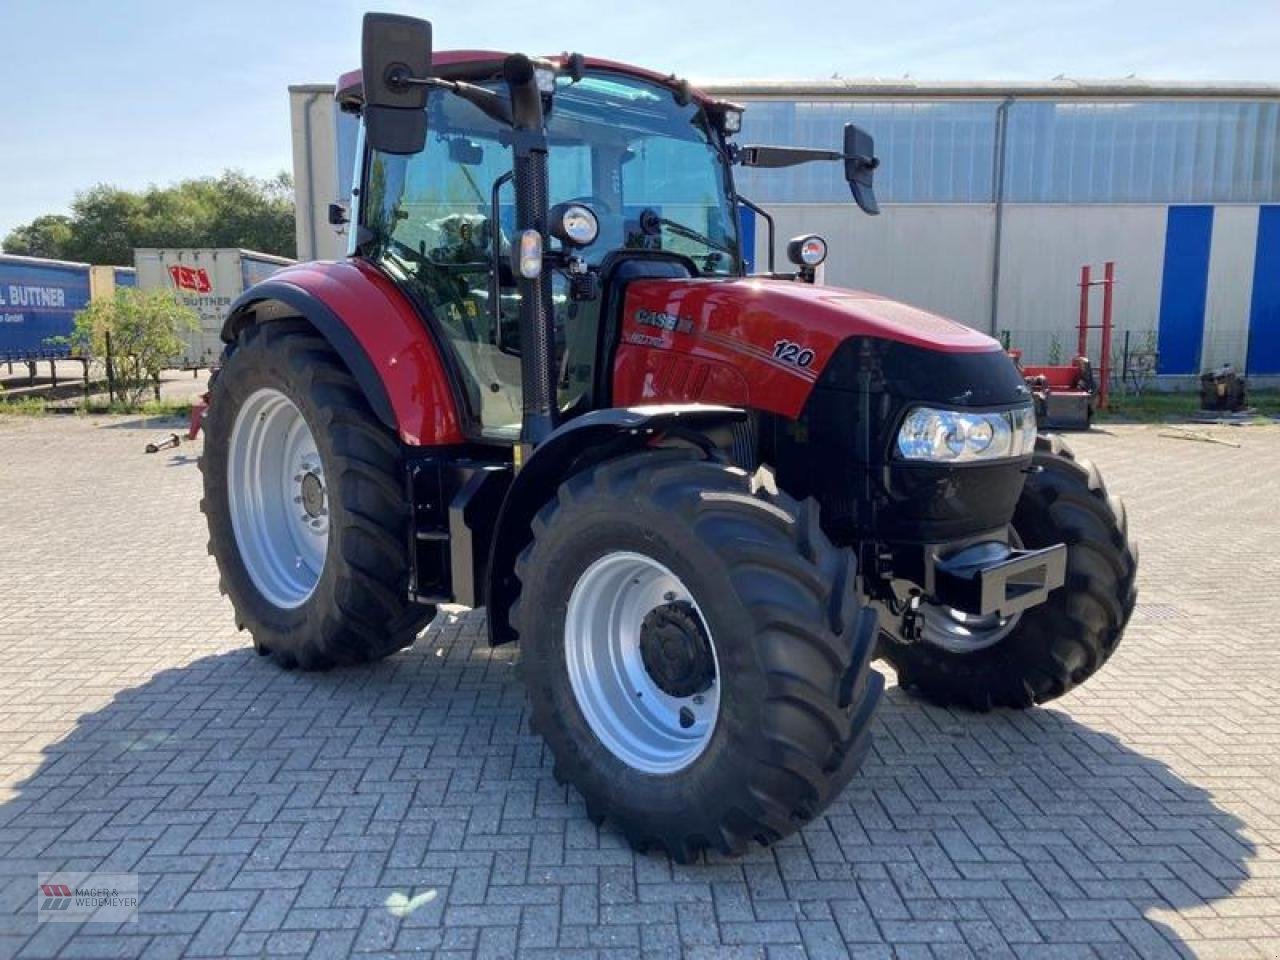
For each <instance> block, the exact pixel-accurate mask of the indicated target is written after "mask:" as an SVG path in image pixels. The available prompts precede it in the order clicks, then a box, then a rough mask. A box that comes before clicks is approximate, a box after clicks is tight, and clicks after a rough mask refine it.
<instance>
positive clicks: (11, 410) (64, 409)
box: [0, 397, 191, 417]
mask: <svg viewBox="0 0 1280 960" xmlns="http://www.w3.org/2000/svg"><path fill="white" fill-rule="evenodd" d="M54 412H59V413H76V414H79V415H82V416H85V415H98V414H135V415H136V414H142V415H143V416H147V417H187V416H190V415H191V401H190V400H147V401H144V402H143V403H123V402H121V401H119V400H117V401H116V402H115V403H107V402H105V401H99V400H81V401H79V402H78V403H75V404H71V405H68V404H66V403H58V402H56V401H49V400H46V399H45V398H44V397H15V398H13V399H9V400H6V399H4V398H3V397H0V414H11V415H13V416H18V417H39V416H43V415H45V414H47V413H54Z"/></svg>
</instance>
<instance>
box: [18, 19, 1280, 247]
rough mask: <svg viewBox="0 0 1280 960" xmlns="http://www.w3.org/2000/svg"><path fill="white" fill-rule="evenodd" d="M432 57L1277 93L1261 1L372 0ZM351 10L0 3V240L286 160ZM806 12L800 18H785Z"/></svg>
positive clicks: (698, 73)
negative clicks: (295, 90)
mask: <svg viewBox="0 0 1280 960" xmlns="http://www.w3.org/2000/svg"><path fill="white" fill-rule="evenodd" d="M372 8H373V9H382V10H398V11H402V12H406V13H413V14H416V15H418V16H424V17H426V18H428V19H430V20H432V21H433V23H434V25H435V44H436V47H437V48H438V49H446V48H449V47H488V48H495V49H504V50H520V51H522V52H526V53H551V52H558V51H560V50H566V49H567V50H577V51H581V52H583V53H587V54H593V55H597V56H606V57H611V58H613V59H617V60H627V61H632V62H636V63H640V64H643V65H645V66H650V67H653V68H655V69H661V70H664V71H666V70H672V71H675V72H676V73H678V74H680V75H682V76H688V77H690V78H692V79H698V78H703V79H705V78H712V77H714V78H727V77H736V78H740V77H789V78H815V77H830V76H831V75H832V74H835V73H838V74H840V75H841V76H845V77H871V76H880V77H900V76H903V75H906V74H909V75H911V76H912V77H915V78H917V79H927V80H937V79H944V80H986V79H1001V80H1046V79H1049V78H1051V77H1054V76H1057V75H1059V74H1067V75H1069V76H1075V77H1091V78H1094V77H1119V76H1126V75H1128V74H1137V75H1139V76H1142V77H1145V78H1149V79H1160V80H1219V81H1221V80H1240V81H1267V82H1280V53H1278V52H1277V40H1278V39H1280V3H1278V2H1277V0H1233V2H1230V3H1216V4H1206V3H1204V2H1203V0H1199V2H1190V0H1132V2H1111V0H1051V2H1037V0H1025V2H1016V0H1004V2H997V0H968V2H956V0H928V2H919V3H916V2H909V0H887V2H886V0H843V2H828V0H812V2H810V3H808V4H805V3H803V2H785V3H784V2H778V0H774V2H766V0H719V2H713V3H693V2H690V0H680V2H672V0H645V2H626V3H618V2H613V0H595V2H591V0H574V2H570V3H566V2H563V0H536V2H535V0H462V2H455V3H409V2H399V0H374V2H373V4H372ZM366 9H370V6H368V5H366V4H363V3H356V2H347V0H257V2H253V3H249V2H244V0H208V2H204V3H200V2H195V3H177V4H175V3H172V2H165V3H160V2H151V0H121V2H117V3H113V4H107V3H102V2H89V0H0V90H2V91H3V92H4V94H3V95H4V121H3V129H4V132H3V135H0V235H3V233H6V232H8V230H9V229H11V228H12V227H14V226H16V225H17V224H19V223H24V222H26V221H27V220H29V219H31V218H32V217H34V216H36V215H38V214H41V213H57V212H64V211H65V210H66V209H67V206H68V205H69V203H70V202H71V200H72V198H73V197H74V195H75V193H76V191H77V190H80V189H83V188H85V187H88V186H90V185H92V184H94V183H99V182H107V183H113V184H117V185H120V186H124V187H130V188H134V187H141V186H145V185H146V184H147V183H168V182H171V181H173V180H177V179H181V178H184V177H190V176H200V175H204V174H213V173H217V172H219V171H221V170H222V169H224V168H226V167H236V168H239V169H242V170H245V171H247V172H249V173H253V174H258V175H270V174H273V173H275V172H278V171H280V170H283V169H289V168H290V166H291V160H290V149H289V109H288V95H287V93H286V87H287V86H288V85H289V84H291V83H303V82H317V81H320V82H331V81H332V80H333V79H334V78H335V77H336V76H337V74H338V73H340V72H341V71H343V70H346V69H350V68H352V67H354V66H357V65H358V59H359V49H360V46H359V45H360V17H361V14H362V13H363V12H364V11H365V10H366ZM805 9H807V10H808V11H809V12H808V13H807V14H803V13H801V11H804V10H805Z"/></svg>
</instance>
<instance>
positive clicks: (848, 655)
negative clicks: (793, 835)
mask: <svg viewBox="0 0 1280 960" xmlns="http://www.w3.org/2000/svg"><path fill="white" fill-rule="evenodd" d="M533 533H534V538H533V542H532V543H531V544H530V545H529V547H528V548H527V549H526V550H525V551H524V552H523V553H522V554H521V556H520V558H519V561H518V563H517V566H516V572H517V575H518V577H519V579H520V584H521V594H520V597H519V599H518V600H517V602H516V604H515V606H514V607H513V609H512V622H513V624H514V626H515V627H516V630H517V631H518V633H519V639H520V661H519V669H520V672H521V674H522V675H523V677H524V679H525V681H526V683H527V686H528V689H529V695H530V698H531V701H532V723H533V726H534V729H535V730H536V731H537V732H538V733H540V734H541V735H542V736H543V737H544V738H545V739H546V741H547V744H548V746H549V747H550V749H551V752H552V754H553V755H554V757H555V770H556V776H557V778H558V779H560V780H561V781H562V782H568V783H571V784H572V785H573V786H574V787H576V788H577V789H578V791H579V792H580V793H581V794H582V795H583V797H584V799H585V801H586V804H587V810H588V813H589V814H590V815H591V816H592V817H593V818H595V819H597V820H599V819H601V818H605V817H608V818H610V819H612V820H613V821H614V822H615V823H616V824H617V825H618V827H619V828H620V829H621V830H622V832H623V833H624V834H625V835H626V836H627V838H628V839H629V840H630V841H631V842H632V844H634V845H635V846H637V847H639V848H641V849H644V848H647V847H650V846H660V847H662V848H664V849H665V850H666V851H667V852H668V853H669V854H670V855H671V856H673V857H674V858H676V859H677V860H681V861H685V860H688V859H690V858H692V857H693V856H695V855H696V854H697V853H698V852H699V851H700V850H702V849H704V848H714V849H717V850H720V851H721V852H724V853H727V854H735V853H741V852H742V851H743V850H744V849H746V847H747V846H748V845H749V844H750V843H751V842H752V841H753V840H754V841H759V842H762V843H769V842H772V841H775V840H777V839H779V838H781V837H782V836H785V835H786V834H788V833H790V832H792V831H793V830H795V829H797V828H798V827H799V826H800V825H802V824H803V823H804V822H805V821H807V820H808V819H810V818H811V817H813V816H815V815H817V814H818V813H819V812H820V811H821V810H822V809H824V808H825V807H826V806H827V804H828V803H829V802H830V801H831V800H832V799H833V798H834V797H835V796H836V795H837V794H838V793H839V791H840V790H841V789H842V788H843V787H844V785H845V784H846V783H847V782H848V781H849V779H850V778H851V777H852V776H853V774H854V772H855V771H856V770H857V768H858V765H859V764H860V762H861V760H862V757H863V755H864V754H865V752H866V750H867V747H868V745H869V742H870V729H869V721H870V718H871V715H872V713H873V712H874V709H875V705H876V703H877V702H878V700H879V696H880V692H881V688H882V681H881V678H880V676H879V674H877V673H875V672H874V671H873V670H872V669H871V668H870V666H869V661H870V658H871V654H872V651H873V649H874V642H875V616H874V614H873V613H872V612H871V611H869V610H866V609H865V608H863V607H862V606H860V605H859V603H858V599H857V594H856V588H855V573H856V570H855V566H854V558H853V554H852V553H851V552H850V551H848V550H839V549H836V548H835V547H833V546H832V545H831V543H830V542H829V541H828V540H827V538H826V537H825V536H824V535H823V533H822V531H821V529H820V528H819V526H818V517H817V507H816V505H815V504H814V503H813V502H812V501H808V502H805V503H797V502H795V501H794V500H792V499H791V498H789V497H787V496H785V495H777V494H774V495H769V494H767V493H766V492H765V491H763V490H762V489H758V488H757V486H756V485H755V484H753V482H752V480H751V478H749V477H748V476H747V475H746V474H745V473H743V472H742V471H741V470H738V469H735V468H731V467H726V466H723V465H721V464H717V463H713V462H709V461H706V460H704V459H702V458H701V456H700V455H699V454H696V453H694V452H692V451H689V450H656V451H648V452H645V453H641V454H635V455H631V456H627V457H622V458H620V459H618V460H614V461H609V462H607V463H604V464H602V465H599V466H596V467H593V468H589V469H587V470H584V471H583V472H581V473H578V474H576V475H574V476H573V477H571V478H570V479H569V480H568V481H566V482H565V483H564V484H563V485H562V486H561V487H560V490H559V491H558V494H557V496H556V497H555V498H554V499H553V500H552V501H551V502H550V503H548V504H547V505H546V506H545V507H544V508H543V509H542V510H541V511H540V513H539V514H538V516H537V518H536V519H535V521H534V524H533Z"/></svg>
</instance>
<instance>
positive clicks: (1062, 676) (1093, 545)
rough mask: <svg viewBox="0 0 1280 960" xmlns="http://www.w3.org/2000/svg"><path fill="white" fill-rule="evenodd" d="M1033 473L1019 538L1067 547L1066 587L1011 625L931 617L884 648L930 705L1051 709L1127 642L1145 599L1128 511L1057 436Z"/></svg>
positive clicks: (1021, 508)
mask: <svg viewBox="0 0 1280 960" xmlns="http://www.w3.org/2000/svg"><path fill="white" fill-rule="evenodd" d="M1034 465H1035V466H1036V467H1038V468H1039V470H1038V471H1037V472H1033V473H1031V474H1029V475H1028V477H1027V481H1026V485H1025V486H1024V487H1023V492H1022V497H1021V498H1020V499H1019V501H1018V505H1017V508H1016V509H1015V511H1014V515H1013V530H1012V532H1013V535H1014V538H1015V539H1016V540H1018V541H1020V542H1021V544H1022V545H1023V546H1026V547H1028V548H1039V547H1047V546H1051V545H1053V544H1055V543H1065V544H1066V545H1067V570H1066V582H1065V583H1064V584H1063V585H1062V586H1061V587H1060V588H1058V589H1057V590H1055V591H1053V592H1052V593H1051V594H1050V595H1049V598H1048V599H1047V600H1046V601H1045V602H1044V603H1042V604H1039V605H1038V606H1035V607H1031V608H1030V609H1028V610H1025V611H1023V612H1022V613H1020V614H1018V615H1017V616H1015V617H1013V618H1011V619H1007V620H1005V619H1001V618H999V617H967V616H965V615H964V614H963V613H960V612H958V611H953V610H950V609H949V608H946V607H931V608H927V609H926V611H925V621H924V630H923V631H922V633H923V635H922V637H921V639H920V640H919V641H917V642H915V643H912V644H910V645H905V644H901V643H898V642H888V643H886V644H884V645H883V647H882V650H881V652H882V653H883V655H884V657H885V659H886V660H888V661H889V663H890V664H892V666H893V667H894V669H895V670H897V672H898V682H899V683H900V684H901V685H902V686H903V687H904V688H907V689H911V690H913V691H915V692H917V693H919V694H920V695H921V696H923V697H924V698H925V699H927V700H930V701H932V702H934V703H938V704H941V705H944V706H951V705H955V706H963V707H968V708H971V709H975V710H989V709H990V708H992V707H1029V706H1032V705H1033V704H1036V703H1044V702H1046V701H1049V700H1053V699H1055V698H1057V697H1060V696H1062V695H1063V694H1064V693H1066V692H1067V691H1068V690H1071V689H1072V688H1073V687H1075V686H1077V685H1079V684H1081V683H1083V682H1084V681H1085V680H1087V679H1088V678H1089V677H1091V676H1093V674H1094V673H1096V672H1097V671H1098V670H1099V669H1101V667H1102V665H1103V664H1104V663H1106V662H1107V659H1108V658H1109V657H1110V656H1111V654H1112V653H1114V652H1115V649H1116V646H1117V645H1118V644H1119V643H1120V638H1121V635H1122V634H1123V632H1124V628H1125V625H1126V624H1127V623H1128V622H1129V616H1130V614H1132V613H1133V606H1134V603H1135V602H1136V599H1137V588H1136V586H1135V580H1136V576H1137V551H1136V549H1135V548H1134V546H1133V545H1132V544H1131V543H1130V542H1129V538H1128V522H1127V520H1126V517H1125V511H1124V505H1123V504H1122V503H1121V502H1120V501H1119V500H1118V499H1117V498H1115V497H1112V496H1109V495H1108V494H1107V491H1106V487H1104V486H1103V483H1102V478H1101V476H1099V474H1098V470H1097V468H1096V467H1095V466H1094V465H1093V464H1092V463H1090V462H1088V461H1087V460H1076V458H1075V456H1074V455H1073V454H1072V453H1071V451H1070V450H1069V449H1068V448H1067V446H1066V445H1065V444H1064V443H1063V442H1062V441H1061V439H1059V438H1058V437H1057V436H1052V435H1049V436H1041V437H1039V438H1037V440H1036V451H1035V459H1034Z"/></svg>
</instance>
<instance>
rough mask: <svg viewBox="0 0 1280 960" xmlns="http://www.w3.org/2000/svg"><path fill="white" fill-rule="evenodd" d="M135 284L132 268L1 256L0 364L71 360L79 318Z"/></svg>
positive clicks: (7, 255)
mask: <svg viewBox="0 0 1280 960" xmlns="http://www.w3.org/2000/svg"><path fill="white" fill-rule="evenodd" d="M135 282H136V279H135V276H134V271H133V269H132V268H130V267H114V266H102V267H94V266H90V265H89V264H87V263H75V262H72V261H69V260H47V259H44V258H41V257H20V256H16V255H14V254H8V253H5V254H0V363H8V364H13V363H27V364H34V363H35V362H36V361H37V360H50V361H52V360H60V359H65V358H67V357H70V356H71V352H72V351H71V342H70V339H69V338H70V335H71V331H72V329H73V328H74V327H75V316H76V313H78V312H79V311H80V310H82V309H84V308H85V307H86V306H87V305H88V304H89V301H90V300H94V299H97V298H99V297H103V296H110V295H111V294H112V293H113V292H114V290H115V288H116V287H118V286H133V285H134V283H135Z"/></svg>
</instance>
